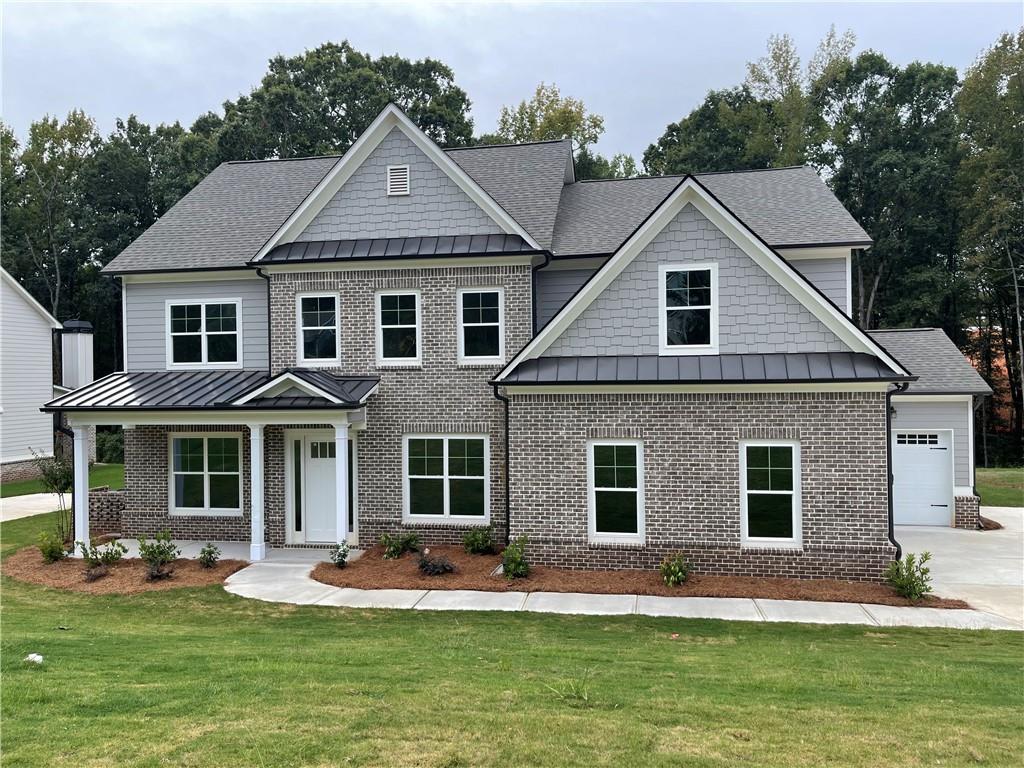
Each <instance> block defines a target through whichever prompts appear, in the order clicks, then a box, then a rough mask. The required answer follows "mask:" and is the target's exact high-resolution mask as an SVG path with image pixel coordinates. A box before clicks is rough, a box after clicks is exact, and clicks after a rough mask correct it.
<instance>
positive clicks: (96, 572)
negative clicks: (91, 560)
mask: <svg viewBox="0 0 1024 768" xmlns="http://www.w3.org/2000/svg"><path fill="white" fill-rule="evenodd" d="M108 573H110V566H107V565H93V566H90V567H89V568H86V569H85V580H86V581H88V582H93V581H96V580H97V579H102V578H103V577H104V576H106V575H107V574H108Z"/></svg>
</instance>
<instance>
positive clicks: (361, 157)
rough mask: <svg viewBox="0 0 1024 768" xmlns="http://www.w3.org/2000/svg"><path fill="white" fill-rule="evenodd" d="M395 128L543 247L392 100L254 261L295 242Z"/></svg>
mask: <svg viewBox="0 0 1024 768" xmlns="http://www.w3.org/2000/svg"><path fill="white" fill-rule="evenodd" d="M392 128H398V129H399V130H400V131H402V133H404V134H405V135H406V136H407V137H408V138H409V139H410V141H412V143H413V144H415V145H416V147H417V148H418V149H419V150H420V151H421V152H423V154H425V155H426V156H427V157H429V158H430V159H431V160H432V161H433V162H434V164H435V165H437V167H438V168H440V169H441V170H442V171H444V172H445V174H447V176H448V178H450V179H451V180H452V181H453V182H455V183H456V184H457V185H458V186H459V187H460V188H461V189H462V191H463V192H465V193H466V194H467V195H469V197H470V199H471V200H472V201H473V202H474V203H476V204H477V206H479V207H480V208H481V209H482V210H483V211H484V213H486V214H487V215H488V216H490V217H491V219H493V220H494V222H495V223H496V224H497V225H498V226H499V227H501V229H502V231H504V232H505V233H506V234H510V235H519V236H520V237H521V238H523V240H525V241H526V242H527V243H529V244H530V246H531V247H532V248H536V249H537V250H538V251H539V250H541V247H540V245H538V244H537V242H536V241H535V240H534V239H533V237H531V236H530V233H529V232H527V231H526V230H525V229H523V228H522V227H521V226H520V225H519V223H518V222H517V221H516V220H515V219H513V218H512V217H511V216H510V215H509V214H508V213H507V212H506V211H505V209H504V208H502V207H501V206H500V205H498V204H497V203H496V202H495V201H494V198H493V197H491V196H490V195H489V194H487V193H486V192H485V191H484V190H483V188H482V187H481V186H480V185H479V184H477V183H476V182H475V181H473V179H472V178H470V176H469V175H468V174H467V173H466V172H465V171H464V170H462V168H460V167H459V165H458V164H457V163H456V162H455V161H454V160H452V159H451V158H450V157H448V155H447V154H446V153H445V152H444V151H443V150H442V149H441V148H440V147H438V146H437V144H435V143H434V142H433V141H431V139H430V138H429V137H428V136H427V135H426V134H425V133H423V131H421V130H420V129H419V128H417V127H416V125H415V124H414V123H413V122H412V120H410V119H409V118H408V117H406V115H405V113H404V112H402V110H400V109H399V108H398V107H396V106H395V105H394V104H388V105H387V106H386V107H385V108H384V110H383V111H382V112H381V113H380V114H379V115H377V118H376V119H375V120H374V121H373V122H372V123H371V124H370V127H369V128H367V129H366V130H365V131H363V134H362V135H361V136H360V137H359V138H358V139H356V143H355V144H353V145H352V146H351V147H350V148H349V150H348V152H346V153H345V154H344V155H343V156H342V158H341V159H340V160H339V161H338V162H337V163H335V165H334V167H333V168H331V170H330V171H329V172H328V174H327V175H326V176H325V177H324V178H323V179H322V180H321V181H320V183H319V184H317V186H316V187H315V188H314V189H313V191H312V192H310V194H309V195H308V196H307V197H306V199H305V200H303V201H302V204H301V205H299V207H298V208H296V209H295V211H294V212H293V213H292V215H291V216H289V217H288V219H287V221H285V223H284V224H282V225H281V227H280V228H279V229H278V230H277V232H275V233H274V234H273V235H272V236H271V237H270V239H269V240H267V242H266V243H264V244H263V247H262V248H260V250H259V253H257V254H256V256H255V257H254V259H253V261H259V260H260V259H262V258H263V257H264V256H265V255H266V254H267V253H269V252H270V250H271V249H272V248H274V246H276V245H280V244H281V243H290V242H293V241H294V240H295V238H296V237H298V235H299V233H300V232H302V231H303V230H304V229H305V228H306V227H307V226H308V225H309V223H310V222H311V221H312V220H313V218H314V217H315V216H316V215H317V214H318V213H319V212H320V211H321V209H323V207H324V206H325V205H327V203H328V201H330V199H331V198H332V197H334V195H335V194H337V192H338V190H340V189H341V188H342V187H343V186H344V185H345V182H346V181H348V180H349V178H350V177H351V176H352V174H353V173H355V171H356V169H358V168H359V166H361V165H362V164H363V162H365V160H366V158H368V157H369V156H370V153H372V152H373V150H375V149H376V148H377V146H378V145H379V144H380V143H381V142H382V141H383V140H384V138H385V137H386V136H387V135H388V134H389V133H390V132H391V129H392Z"/></svg>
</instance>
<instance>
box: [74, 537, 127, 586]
mask: <svg viewBox="0 0 1024 768" xmlns="http://www.w3.org/2000/svg"><path fill="white" fill-rule="evenodd" d="M76 543H77V545H78V546H79V548H80V549H81V550H82V562H84V563H85V565H86V567H88V568H89V569H90V570H91V569H93V568H99V567H101V566H103V567H108V566H111V565H113V564H114V563H119V562H121V558H123V557H124V556H125V555H126V554H128V547H126V546H125V545H124V544H122V543H121V542H120V541H111V542H109V543H107V544H96V543H95V542H92V543H91V544H86V543H85V542H84V541H79V542H76ZM105 575H106V574H100V576H105ZM97 578H99V577H97ZM93 580H94V579H89V581H93Z"/></svg>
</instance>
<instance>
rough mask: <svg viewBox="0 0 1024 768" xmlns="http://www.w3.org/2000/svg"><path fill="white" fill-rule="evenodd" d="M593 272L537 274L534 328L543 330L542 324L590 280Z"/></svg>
mask: <svg viewBox="0 0 1024 768" xmlns="http://www.w3.org/2000/svg"><path fill="white" fill-rule="evenodd" d="M595 271H596V270H594V269H542V270H540V271H539V272H537V282H536V284H535V286H534V288H535V290H536V291H537V295H536V297H535V298H534V314H535V316H536V327H537V328H543V327H544V324H545V323H547V322H548V320H550V319H551V318H552V317H554V316H555V315H556V314H557V313H558V310H560V309H561V308H562V307H563V306H565V304H566V302H568V301H569V299H571V298H572V296H573V294H574V293H576V291H578V290H579V289H580V286H582V285H583V284H584V283H585V282H587V280H589V279H590V277H591V275H593V274H594V272H595Z"/></svg>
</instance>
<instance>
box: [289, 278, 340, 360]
mask: <svg viewBox="0 0 1024 768" xmlns="http://www.w3.org/2000/svg"><path fill="white" fill-rule="evenodd" d="M303 299H334V326H333V328H334V357H314V358H307V357H306V355H305V344H304V343H303V338H302V332H303V331H304V330H307V329H306V328H305V327H304V326H303V325H302V300H303ZM330 327H332V326H316V327H313V328H310V329H308V330H325V329H327V328H330ZM340 363H341V296H340V295H339V294H337V293H331V292H329V291H328V292H310V293H296V294H295V364H296V365H299V366H301V367H303V368H332V367H336V366H337V365H339V364H340Z"/></svg>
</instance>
